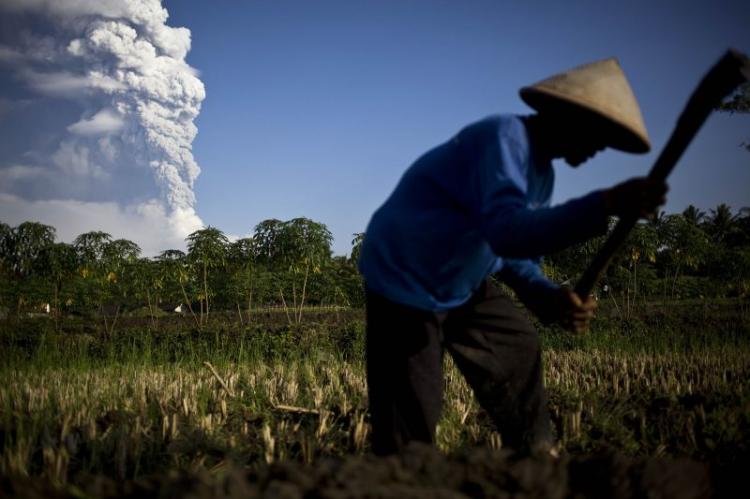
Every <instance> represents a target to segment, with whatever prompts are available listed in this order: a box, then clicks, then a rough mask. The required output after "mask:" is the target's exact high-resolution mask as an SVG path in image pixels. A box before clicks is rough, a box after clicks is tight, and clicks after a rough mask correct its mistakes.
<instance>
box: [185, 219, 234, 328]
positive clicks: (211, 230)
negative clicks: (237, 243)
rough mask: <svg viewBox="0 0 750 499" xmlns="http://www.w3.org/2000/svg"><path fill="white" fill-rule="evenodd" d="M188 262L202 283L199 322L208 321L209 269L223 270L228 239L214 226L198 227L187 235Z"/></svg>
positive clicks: (209, 302) (210, 295)
mask: <svg viewBox="0 0 750 499" xmlns="http://www.w3.org/2000/svg"><path fill="white" fill-rule="evenodd" d="M187 246H188V255H187V258H188V264H189V265H190V266H191V267H192V268H193V269H196V270H197V271H198V272H199V274H200V277H199V280H200V281H201V283H202V287H203V289H202V292H201V294H200V295H199V296H198V298H199V301H200V306H201V314H200V323H201V325H204V324H207V323H208V318H209V309H210V304H211V297H212V293H213V291H212V289H211V287H209V271H214V270H223V268H224V266H225V263H226V255H227V246H229V240H228V239H227V237H226V236H225V235H224V233H223V232H222V231H220V230H219V229H217V228H215V227H211V226H209V227H206V228H205V229H200V230H197V231H195V232H193V233H192V234H190V235H188V237H187Z"/></svg>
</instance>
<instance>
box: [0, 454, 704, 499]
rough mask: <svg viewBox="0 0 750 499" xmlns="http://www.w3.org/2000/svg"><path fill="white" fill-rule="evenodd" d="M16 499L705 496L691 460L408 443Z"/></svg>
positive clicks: (37, 484)
mask: <svg viewBox="0 0 750 499" xmlns="http://www.w3.org/2000/svg"><path fill="white" fill-rule="evenodd" d="M6 494H7V495H10V496H13V497H22V498H40V497H50V498H63V497H65V498H72V497H104V498H109V497H134V498H135V497H138V498H151V497H154V498H156V497H184V498H195V499H204V498H205V499H208V498H247V497H269V498H271V497H272V498H331V499H338V498H352V497H354V498H365V497H367V498H391V497H398V498H420V499H421V498H424V497H434V498H467V497H486V498H511V497H515V498H552V499H555V498H559V499H562V498H568V497H577V498H578V497H592V498H594V497H596V498H601V497H607V498H629V497H654V498H680V499H691V498H704V497H711V495H712V491H711V483H710V479H709V472H708V468H707V466H706V465H703V464H701V463H698V462H695V461H691V460H688V459H678V460H667V459H655V458H649V459H633V458H628V457H624V456H622V455H620V454H618V453H616V452H605V453H601V454H597V455H590V456H585V457H584V456H579V457H561V458H558V459H555V458H552V457H549V456H536V457H524V458H519V457H517V456H513V455H511V454H510V453H508V452H506V451H493V450H490V449H484V448H478V449H471V450H466V451H463V452H461V453H458V454H456V455H453V456H446V455H444V454H442V453H441V452H439V451H437V450H436V449H434V448H432V447H428V446H425V445H412V446H410V447H409V448H408V449H407V450H406V451H405V452H404V453H402V454H400V455H396V456H390V457H376V456H361V457H350V458H345V459H334V458H328V459H322V460H320V461H319V462H317V463H315V464H313V465H303V464H300V463H296V462H279V463H274V464H271V465H267V466H262V467H259V468H258V469H246V468H243V467H240V466H237V465H233V464H226V465H225V466H221V467H220V468H217V469H214V471H213V472H209V471H206V470H200V471H196V472H190V471H179V472H177V471H175V472H171V473H169V474H166V475H161V476H151V477H147V478H141V479H137V480H130V481H124V482H118V481H115V480H112V479H110V478H106V477H102V476H88V477H79V479H78V480H77V481H76V484H75V485H73V484H71V485H67V486H65V487H64V488H55V487H53V486H52V485H51V484H49V483H45V482H43V481H41V480H30V479H23V480H17V479H9V478H5V479H3V480H2V486H1V487H0V495H6Z"/></svg>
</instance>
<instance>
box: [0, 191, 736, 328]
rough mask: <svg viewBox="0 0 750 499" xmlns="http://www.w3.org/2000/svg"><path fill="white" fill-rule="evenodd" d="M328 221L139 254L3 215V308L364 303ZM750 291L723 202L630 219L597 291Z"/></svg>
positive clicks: (218, 235)
mask: <svg viewBox="0 0 750 499" xmlns="http://www.w3.org/2000/svg"><path fill="white" fill-rule="evenodd" d="M604 239H605V238H604V237H601V238H597V239H594V240H591V241H589V242H587V243H585V244H581V245H578V246H574V247H571V248H568V249H566V250H564V251H562V252H560V253H557V254H553V255H548V256H547V257H546V258H545V260H544V264H543V265H544V268H545V272H546V273H547V274H548V275H549V276H550V277H551V278H552V279H554V280H556V281H558V282H567V283H570V284H571V285H572V284H574V283H575V279H576V278H577V277H578V276H580V275H581V273H582V272H583V270H584V269H585V267H586V266H587V265H588V263H589V262H590V261H591V259H592V258H593V256H594V254H595V253H596V252H597V251H598V248H599V247H600V246H601V244H602V243H603V241H604ZM332 240H333V237H332V235H331V233H330V231H329V230H328V228H327V227H326V226H325V225H324V224H322V223H319V222H316V221H313V220H310V219H307V218H295V219H292V220H288V221H281V220H276V219H270V220H264V221H262V222H261V223H259V224H258V225H256V226H255V228H254V233H253V235H252V236H251V237H247V238H242V239H238V240H236V241H229V239H228V238H227V236H226V235H225V234H224V233H223V232H222V231H220V230H219V229H217V228H215V227H210V226H209V227H206V228H204V229H201V230H197V231H195V232H193V233H192V234H190V235H189V236H187V238H186V246H187V251H186V252H183V251H181V250H175V249H169V250H165V251H163V252H161V253H160V254H159V255H158V256H156V257H152V258H147V257H142V256H141V250H140V248H139V247H138V245H137V244H136V243H134V242H132V241H129V240H126V239H113V238H112V236H111V235H110V234H108V233H106V232H101V231H92V232H87V233H84V234H81V235H79V236H78V237H76V238H75V239H74V240H73V242H72V243H65V242H58V241H56V238H55V228H54V227H51V226H49V225H44V224H41V223H38V222H25V223H22V224H20V225H18V226H17V227H10V226H9V225H7V224H4V223H0V279H2V281H1V283H0V310H2V311H3V312H4V314H5V315H7V316H8V317H16V318H20V317H24V316H26V315H28V314H29V313H34V312H37V311H38V310H37V309H38V308H39V307H42V306H44V307H46V308H48V310H46V312H48V313H49V315H50V316H51V317H53V318H54V320H55V324H56V326H59V323H60V322H61V321H62V320H63V318H64V317H67V316H70V315H81V316H84V317H94V318H96V320H98V321H100V322H101V325H102V326H103V328H104V330H105V331H106V332H107V333H110V334H111V333H112V332H113V331H114V330H115V328H116V326H117V321H118V318H120V317H121V316H122V314H123V313H125V312H133V311H140V312H141V313H142V315H143V316H145V317H148V320H149V321H150V322H151V324H152V325H153V326H154V327H158V320H159V316H160V315H162V312H163V311H164V310H168V311H172V310H174V309H175V308H176V307H177V306H178V305H179V307H180V309H181V310H182V312H183V313H184V314H186V316H187V317H188V319H189V320H190V321H191V322H192V323H193V324H194V326H195V327H196V328H197V329H202V328H204V327H205V326H206V325H207V324H209V322H210V321H211V316H212V314H213V313H215V312H218V311H221V312H224V313H226V312H228V311H229V312H231V313H233V314H236V316H237V319H238V320H239V321H240V322H241V323H243V324H246V323H249V322H250V321H251V320H252V314H253V311H254V310H255V309H257V308H258V307H264V306H275V307H278V308H280V309H281V310H283V313H284V314H285V315H286V318H287V320H288V321H289V323H290V324H295V323H300V322H301V321H302V318H303V314H304V310H305V307H306V306H310V305H331V306H343V307H361V306H363V304H364V293H363V288H362V278H361V276H360V274H359V272H358V271H357V266H356V261H357V258H358V256H359V251H360V247H361V244H362V240H363V234H361V233H360V234H354V238H353V240H352V250H351V255H350V256H333V254H332V250H331V243H332ZM749 293H750V209H748V208H743V209H741V210H740V211H739V212H738V213H733V212H732V210H731V209H730V207H729V206H727V205H725V204H721V205H719V206H717V207H716V208H715V209H713V210H710V212H709V213H705V212H703V211H701V210H699V209H697V208H696V207H694V206H689V207H688V208H687V209H685V210H684V211H683V212H682V213H679V214H665V213H663V212H662V213H661V214H660V215H659V216H658V217H655V218H654V219H653V220H650V221H647V222H643V223H639V224H638V225H637V226H636V228H635V229H634V230H633V232H632V233H631V235H630V238H629V240H628V242H627V244H626V245H625V248H624V249H623V250H622V251H621V252H620V253H619V255H618V256H617V258H616V259H615V261H614V262H613V263H612V265H611V266H610V268H609V270H608V272H607V274H606V275H605V276H604V278H603V279H602V281H601V282H600V283H599V286H598V288H597V290H596V294H597V295H598V296H599V297H600V298H605V299H608V300H611V301H612V302H613V304H614V306H615V307H617V308H618V309H619V310H620V311H621V312H622V313H623V315H627V314H630V313H632V311H633V310H634V309H635V307H636V305H637V304H638V303H642V302H643V301H646V300H650V301H654V300H659V301H668V300H681V299H685V298H709V297H710V298H715V297H731V296H740V297H746V296H747V295H748V294H749Z"/></svg>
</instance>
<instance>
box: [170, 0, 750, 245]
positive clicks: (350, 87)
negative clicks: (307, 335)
mask: <svg viewBox="0 0 750 499" xmlns="http://www.w3.org/2000/svg"><path fill="white" fill-rule="evenodd" d="M165 5H166V7H167V8H168V10H169V12H170V24H174V25H180V26H187V27H188V28H190V30H191V31H192V41H193V48H192V51H191V52H190V53H189V54H188V58H187V60H188V62H190V64H191V65H192V66H194V67H195V68H197V69H198V70H200V71H201V79H202V80H203V82H204V83H205V85H206V94H207V97H206V100H205V101H204V103H203V108H202V112H201V114H200V116H199V117H198V119H197V122H196V123H197V125H198V129H199V133H198V137H197V138H196V140H195V142H194V153H195V156H196V159H197V160H198V162H199V164H200V165H201V167H202V168H203V173H202V174H201V176H200V177H199V178H198V181H197V183H196V195H197V198H198V212H199V213H200V215H201V217H202V218H203V220H204V221H205V222H206V223H209V224H211V225H215V226H218V227H221V228H222V229H224V230H226V231H228V232H232V233H243V232H246V231H248V230H249V229H250V228H251V227H252V226H253V225H254V224H255V223H257V222H258V221H260V220H262V219H265V218H279V219H288V218H292V217H296V216H307V217H309V218H312V219H315V220H318V221H321V222H323V223H326V224H327V225H328V227H329V228H330V229H331V230H332V231H333V233H334V235H335V237H336V242H335V250H336V252H337V253H344V252H346V251H348V245H349V239H350V235H351V233H353V232H358V231H363V230H364V228H365V226H366V223H367V221H368V220H369V216H370V215H371V213H372V212H373V211H374V210H375V209H376V208H377V207H378V206H379V205H380V203H382V202H383V200H384V199H385V198H386V197H387V195H388V194H389V193H390V191H391V190H392V189H393V187H394V186H395V184H396V182H397V181H398V179H399V177H400V175H401V174H402V172H403V171H404V169H405V168H406V167H408V165H409V163H410V162H411V161H413V160H414V159H415V158H416V157H417V156H418V155H420V154H421V153H422V152H424V151H425V150H427V149H428V148H430V147H432V146H434V145H436V144H438V143H440V142H441V141H443V140H445V139H447V138H448V137H450V135H452V134H453V133H455V132H456V131H457V130H458V129H459V128H460V127H462V126H463V125H465V124H467V123H469V122H471V121H473V120H476V119H479V118H481V117H483V116H486V115H488V114H493V113H498V112H510V113H527V112H529V110H528V108H526V107H525V106H524V104H523V103H522V102H521V101H520V99H519V98H518V96H517V95H518V94H517V90H518V88H519V87H521V86H523V85H525V84H529V83H531V82H534V81H537V80H540V79H542V78H544V77H546V76H549V75H551V74H553V73H556V72H558V71H560V70H563V69H566V68H568V67H571V66H575V65H578V64H580V63H583V62H588V61H591V60H595V59H600V58H604V57H609V56H616V57H617V58H618V59H619V60H620V63H621V65H622V66H623V68H624V70H625V71H626V73H627V75H628V78H629V80H630V82H631V85H632V86H633V88H634V91H635V93H636V95H637V96H638V99H639V102H640V104H641V107H642V111H643V115H644V120H645V122H646V125H647V127H648V129H649V132H650V134H651V139H652V143H653V145H654V151H652V152H651V153H650V154H648V155H644V156H633V155H627V154H624V153H619V152H615V151H612V152H605V153H602V154H600V155H599V156H597V157H596V158H594V159H593V160H591V161H590V162H589V163H587V164H586V165H584V167H583V168H581V169H579V170H572V169H570V168H568V167H567V166H566V165H564V164H563V163H560V164H557V165H556V170H557V180H558V181H557V185H556V189H555V195H554V200H555V201H556V202H561V201H564V200H566V199H569V198H571V197H577V196H580V195H583V194H585V193H586V192H588V191H590V190H592V189H595V188H601V187H606V186H609V185H612V184H614V183H616V182H618V181H620V180H623V179H626V178H628V177H629V176H631V175H643V174H645V173H646V172H647V171H648V169H649V168H650V165H651V163H652V162H653V161H654V160H655V158H656V156H657V154H658V151H659V150H660V148H661V146H662V145H663V144H664V143H665V142H666V140H667V139H668V136H669V134H670V133H671V131H672V128H673V126H674V123H675V121H676V118H677V116H678V114H679V112H680V111H681V109H682V107H683V106H684V104H685V102H686V100H687V98H688V96H689V94H690V93H691V92H692V90H693V89H694V87H695V85H696V84H697V82H698V80H699V78H700V76H701V75H702V74H703V73H704V72H705V71H706V70H707V68H708V67H709V66H710V65H711V64H712V63H713V62H714V61H715V60H716V59H717V58H718V57H719V56H720V55H721V54H722V53H723V51H724V50H725V49H726V48H728V47H730V46H733V47H736V48H738V49H741V50H743V51H748V50H750V28H749V21H750V2H739V1H738V2H643V1H630V2H604V1H587V2H581V1H579V2H498V1H494V2H493V1H465V2H459V1H382V2H381V1H378V2H360V1H339V2H285V1H280V2H242V3H241V4H239V3H237V2H231V3H230V2H211V3H210V5H209V4H208V3H197V2H184V1H168V2H166V4H165ZM746 138H747V139H750V119H748V117H746V116H726V115H721V116H713V117H712V118H711V119H710V121H709V122H708V123H707V124H706V126H705V128H704V129H703V130H702V132H701V133H700V135H699V136H698V137H697V138H696V140H695V142H694V143H693V144H692V145H691V147H690V149H689V150H688V151H687V152H686V155H685V157H684V159H683V161H682V163H681V164H679V166H678V167H677V168H676V169H675V172H674V175H673V177H672V178H671V179H670V185H671V192H670V196H669V202H668V204H667V206H666V209H667V211H670V212H671V211H680V210H682V209H683V208H684V207H685V206H687V205H688V204H690V203H692V204H695V205H697V206H699V207H701V208H703V209H705V210H708V209H709V208H711V207H715V206H716V205H717V204H718V203H721V202H726V203H728V204H730V205H731V206H733V207H734V208H735V209H737V208H739V207H740V206H747V205H750V153H748V152H746V151H743V150H742V149H741V148H739V147H738V146H739V144H740V143H741V142H742V141H743V140H744V139H746Z"/></svg>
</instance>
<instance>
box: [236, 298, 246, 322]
mask: <svg viewBox="0 0 750 499" xmlns="http://www.w3.org/2000/svg"><path fill="white" fill-rule="evenodd" d="M236 303H237V315H238V316H239V317H240V327H244V326H245V321H244V319H243V318H242V309H241V308H240V302H239V301H238V302H236Z"/></svg>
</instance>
